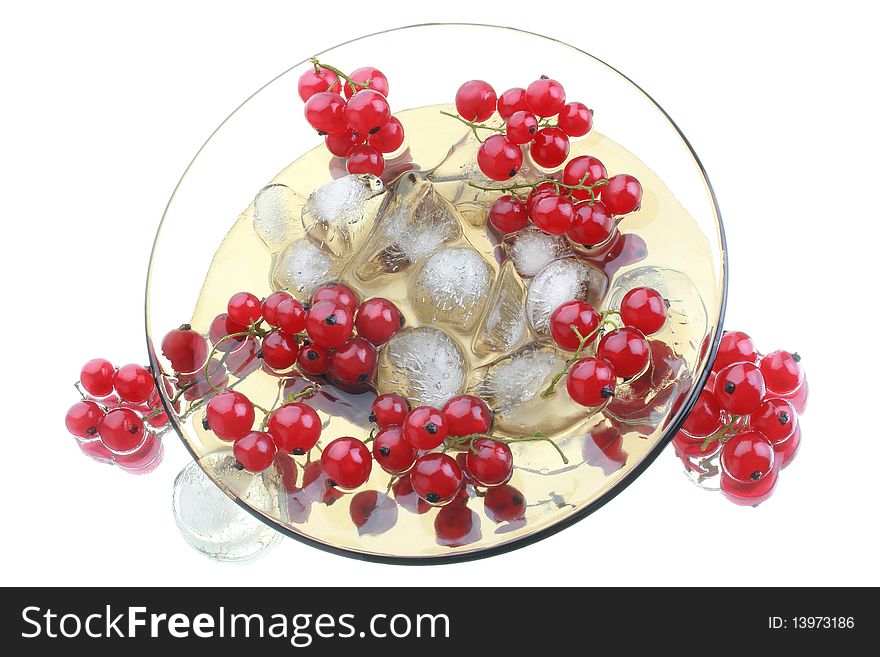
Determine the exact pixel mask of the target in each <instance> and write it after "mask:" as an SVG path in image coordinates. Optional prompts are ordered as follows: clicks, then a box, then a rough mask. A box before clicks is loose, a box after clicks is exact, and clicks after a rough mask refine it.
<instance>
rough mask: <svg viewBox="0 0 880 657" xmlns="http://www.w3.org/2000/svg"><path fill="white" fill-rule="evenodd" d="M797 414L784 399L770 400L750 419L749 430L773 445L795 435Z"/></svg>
mask: <svg viewBox="0 0 880 657" xmlns="http://www.w3.org/2000/svg"><path fill="white" fill-rule="evenodd" d="M796 419H797V414H796V412H795V410H794V406H792V405H791V404H790V403H789V402H787V401H785V400H784V399H768V400H767V401H765V402H763V403H762V404H761V407H760V408H759V409H758V410H757V411H755V412H754V413H752V415H751V416H750V418H749V428H751V429H753V430H754V431H757V432H759V433H760V434H761V435H763V436H765V437H766V438H767V439H768V440H770V442H771V443H773V445H776V443H779V442H782V441H783V440H786V439H787V438H789V437H790V436H791V434H792V433H794V429H795V421H796Z"/></svg>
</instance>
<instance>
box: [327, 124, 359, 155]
mask: <svg viewBox="0 0 880 657" xmlns="http://www.w3.org/2000/svg"><path fill="white" fill-rule="evenodd" d="M363 143H364V138H363V137H361V136H360V135H359V134H358V133H356V132H355V131H354V130H352V129H351V128H348V129H347V130H346V131H345V132H340V133H339V134H338V135H325V136H324V145H325V146H326V147H327V150H328V151H330V153H331V154H332V155H335V156H336V157H348V156H349V155H350V154H351V149H353V148H354V147H355V146H357V145H358V144H363Z"/></svg>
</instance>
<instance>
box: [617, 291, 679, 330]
mask: <svg viewBox="0 0 880 657" xmlns="http://www.w3.org/2000/svg"><path fill="white" fill-rule="evenodd" d="M667 307H668V306H667V304H666V300H665V299H664V298H663V297H662V296H660V293H659V292H658V291H657V290H655V289H653V288H650V287H634V288H633V289H631V290H630V291H629V292H627V293H626V294H625V295H624V297H623V299H622V300H621V302H620V318H621V319H622V320H623V323H624V324H625V325H627V326H632V327H633V328H637V329H638V330H640V331H641V332H642V333H644V334H645V335H651V334H652V333H656V332H657V331H659V330H660V329H661V328H663V325H664V324H665V323H666V310H667Z"/></svg>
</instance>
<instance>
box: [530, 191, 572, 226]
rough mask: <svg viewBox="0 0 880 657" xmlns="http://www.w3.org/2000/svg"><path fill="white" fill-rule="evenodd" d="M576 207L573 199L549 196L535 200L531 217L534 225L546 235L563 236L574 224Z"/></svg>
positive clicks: (555, 195) (557, 195)
mask: <svg viewBox="0 0 880 657" xmlns="http://www.w3.org/2000/svg"><path fill="white" fill-rule="evenodd" d="M574 214H575V212H574V205H573V204H572V202H571V199H568V198H566V197H564V196H560V195H559V194H547V195H545V196H542V197H541V198H538V199H537V200H535V202H534V203H533V204H532V210H531V212H530V216H531V218H532V223H534V224H535V226H537V227H538V228H540V229H541V230H543V231H544V232H545V233H550V234H551V235H562V234H563V233H564V232H566V231H567V230H569V229H570V228H571V226H572V224H573V223H574Z"/></svg>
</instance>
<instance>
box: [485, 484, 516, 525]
mask: <svg viewBox="0 0 880 657" xmlns="http://www.w3.org/2000/svg"><path fill="white" fill-rule="evenodd" d="M483 504H485V507H486V515H487V516H489V519H490V520H492V521H493V522H514V521H516V520H522V519H523V518H524V517H525V515H526V498H525V497H524V496H523V494H522V493H520V492H519V491H518V490H517V489H516V488H514V487H513V486H509V485H505V486H497V487H496V488H490V489H489V490H487V491H486V496H485V497H484V498H483Z"/></svg>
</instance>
